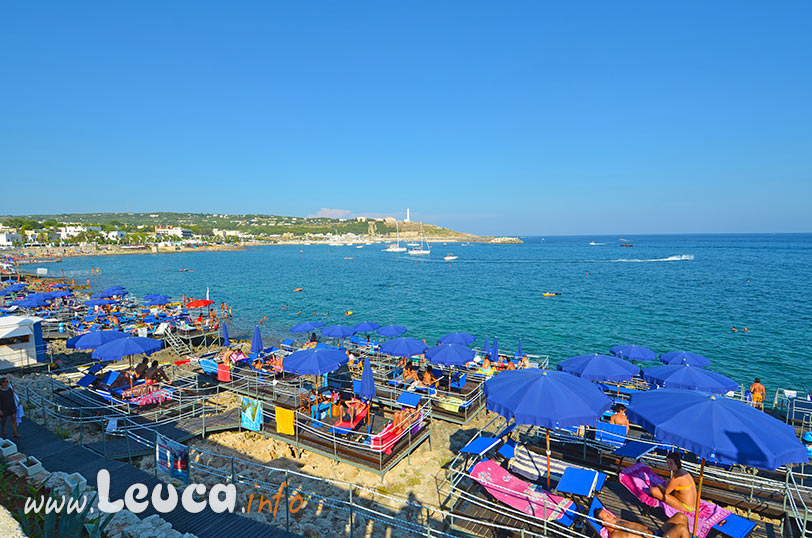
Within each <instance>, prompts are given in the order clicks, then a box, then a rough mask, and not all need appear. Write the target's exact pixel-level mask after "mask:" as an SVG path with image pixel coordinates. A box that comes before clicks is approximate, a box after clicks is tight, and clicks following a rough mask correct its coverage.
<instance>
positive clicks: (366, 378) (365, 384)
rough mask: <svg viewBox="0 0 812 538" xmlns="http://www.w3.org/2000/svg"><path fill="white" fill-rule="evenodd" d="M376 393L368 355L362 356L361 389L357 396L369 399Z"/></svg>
mask: <svg viewBox="0 0 812 538" xmlns="http://www.w3.org/2000/svg"><path fill="white" fill-rule="evenodd" d="M376 395H377V393H376V391H375V378H374V377H373V376H372V367H371V366H370V365H369V357H368V356H367V357H364V371H363V372H362V373H361V390H359V391H358V396H360V397H361V399H362V400H367V401H369V400H371V399H372V398H374V397H375V396H376Z"/></svg>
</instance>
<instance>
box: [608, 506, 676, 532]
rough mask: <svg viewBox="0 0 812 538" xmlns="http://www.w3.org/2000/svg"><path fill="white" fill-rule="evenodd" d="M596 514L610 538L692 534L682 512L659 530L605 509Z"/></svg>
mask: <svg viewBox="0 0 812 538" xmlns="http://www.w3.org/2000/svg"><path fill="white" fill-rule="evenodd" d="M596 516H597V518H598V520H599V521H600V522H601V524H602V525H603V527H604V528H605V529H606V532H607V533H608V534H609V537H610V538H637V537H638V536H641V535H642V534H656V535H657V536H662V537H663V538H689V537H690V536H691V532H690V531H689V529H688V517H687V516H686V515H685V514H683V513H681V512H680V513H676V514H674V516H673V517H672V518H671V519H669V520H668V521H666V522H665V523H663V526H662V527H660V530H659V531H657V532H652V531H651V529H649V528H648V527H646V526H644V525H641V524H640V523H634V522H633V521H626V520H625V519H620V518H618V517H617V516H614V515H612V514H610V513H609V512H608V511H607V510H604V509H601V510H599V511H598V513H597V514H596ZM627 529H628V530H627Z"/></svg>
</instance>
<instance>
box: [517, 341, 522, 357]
mask: <svg viewBox="0 0 812 538" xmlns="http://www.w3.org/2000/svg"><path fill="white" fill-rule="evenodd" d="M522 355H523V353H522V339H521V338H519V350H518V351H517V352H516V357H517V358H521V357H522Z"/></svg>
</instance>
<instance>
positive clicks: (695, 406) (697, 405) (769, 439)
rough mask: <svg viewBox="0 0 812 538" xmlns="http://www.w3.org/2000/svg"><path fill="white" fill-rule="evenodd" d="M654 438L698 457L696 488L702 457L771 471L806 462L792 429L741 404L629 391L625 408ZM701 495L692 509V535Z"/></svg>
mask: <svg viewBox="0 0 812 538" xmlns="http://www.w3.org/2000/svg"><path fill="white" fill-rule="evenodd" d="M627 414H628V415H629V419H630V420H632V421H634V422H635V423H637V424H640V425H641V426H642V427H643V428H645V429H646V430H647V431H649V432H650V433H652V434H654V439H655V440H657V441H660V442H664V443H669V444H672V445H676V446H679V447H681V448H684V449H687V450H690V451H691V452H693V453H694V454H696V455H697V456H699V457H700V458H702V463H701V466H700V472H699V486H698V488H697V491H699V492H700V494H701V492H702V481H703V478H704V475H705V460H706V459H711V460H714V461H719V462H722V463H729V464H740V465H748V466H750V467H758V468H760V469H769V470H774V469H777V468H778V467H780V466H782V465H786V464H789V463H807V462H808V461H809V456H808V455H807V453H806V448H805V447H804V445H802V444H801V442H800V441H799V440H798V438H797V437H796V436H795V429H794V428H793V427H792V426H790V425H788V424H784V423H783V422H781V421H779V420H777V419H775V418H773V417H771V416H770V415H768V414H766V413H764V412H762V411H759V410H758V409H756V408H754V407H751V406H749V405H747V404H745V403H743V402H739V401H736V400H731V399H729V398H723V397H720V396H716V395H711V394H707V393H705V392H698V391H689V390H680V389H660V390H653V391H648V392H641V393H637V394H633V395H632V396H631V401H630V403H629V409H628V411H627ZM699 503H700V497H699V495H697V499H696V508H695V511H694V529H693V534H694V535H695V534H696V524H697V520H698V518H697V515H698V512H699Z"/></svg>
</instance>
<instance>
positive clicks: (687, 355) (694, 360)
mask: <svg viewBox="0 0 812 538" xmlns="http://www.w3.org/2000/svg"><path fill="white" fill-rule="evenodd" d="M660 361H661V362H663V363H664V364H672V365H673V364H688V365H690V366H699V367H701V368H704V367H706V366H710V360H709V359H708V358H707V357H703V356H702V355H698V354H696V353H691V352H690V351H669V352H668V353H663V354H662V355H660Z"/></svg>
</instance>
